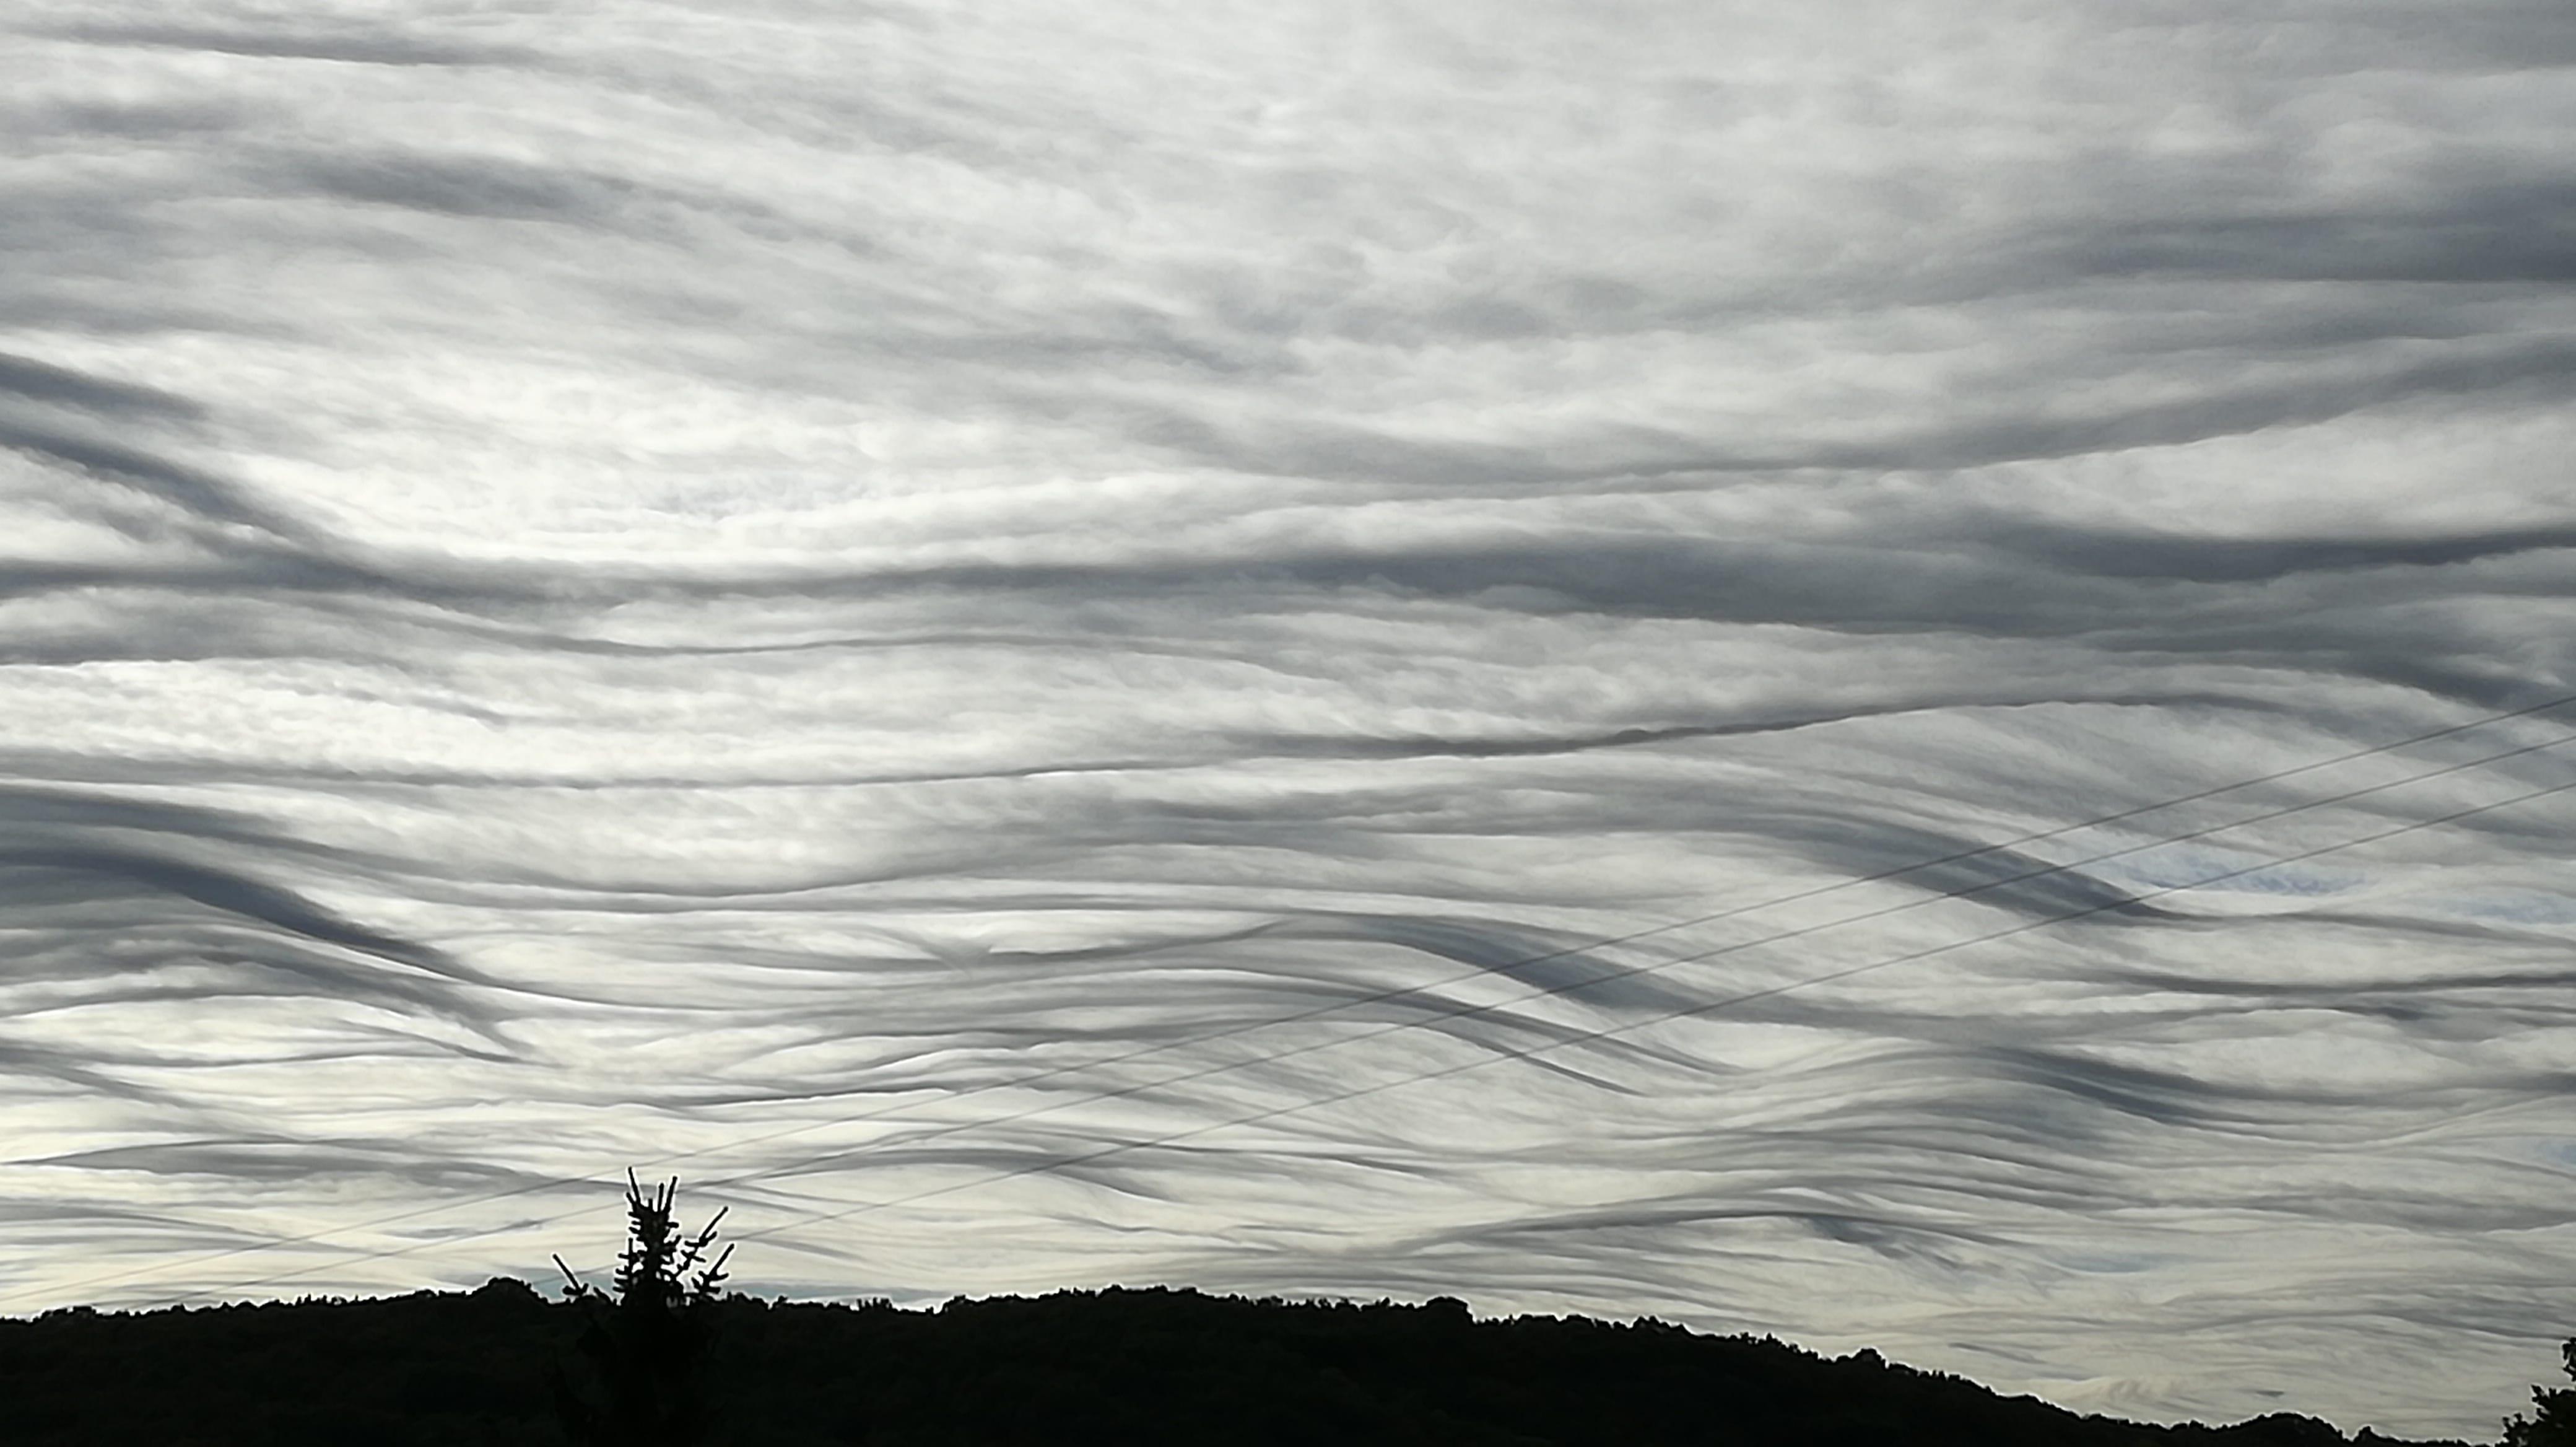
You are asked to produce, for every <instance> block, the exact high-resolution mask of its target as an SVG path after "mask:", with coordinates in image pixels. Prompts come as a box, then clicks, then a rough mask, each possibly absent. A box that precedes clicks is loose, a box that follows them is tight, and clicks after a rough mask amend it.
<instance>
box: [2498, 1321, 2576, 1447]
mask: <svg viewBox="0 0 2576 1447" xmlns="http://www.w3.org/2000/svg"><path fill="white" fill-rule="evenodd" d="M2558 1356H2559V1360H2560V1361H2561V1362H2563V1363H2564V1364H2565V1366H2566V1369H2567V1377H2568V1380H2570V1381H2576V1340H2570V1341H2568V1342H2566V1343H2564V1344H2562V1345H2561V1346H2560V1347H2559V1348H2558ZM2531 1407H2532V1412H2531V1415H2530V1416H2529V1417H2523V1416H2519V1415H2516V1416H2512V1417H2507V1418H2505V1419H2504V1447H2576V1387H2534V1388H2532V1389H2531Z"/></svg>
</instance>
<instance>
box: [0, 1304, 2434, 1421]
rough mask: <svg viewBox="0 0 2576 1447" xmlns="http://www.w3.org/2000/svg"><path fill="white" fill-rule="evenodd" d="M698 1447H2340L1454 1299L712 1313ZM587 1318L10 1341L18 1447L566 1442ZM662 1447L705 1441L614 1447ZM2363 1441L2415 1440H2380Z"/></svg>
mask: <svg viewBox="0 0 2576 1447" xmlns="http://www.w3.org/2000/svg"><path fill="white" fill-rule="evenodd" d="M711 1308H712V1310H711V1318H712V1327H713V1331H712V1334H711V1336H710V1338H709V1346H708V1352H707V1358H706V1361H705V1363H704V1373H703V1374H704V1378H705V1401H704V1408H705V1418H706V1431H705V1435H704V1437H703V1439H702V1440H704V1441H705V1442H707V1443H710V1444H734V1447H827V1444H829V1447H843V1444H866V1447H930V1444H940V1447H1021V1444H1026V1447H1040V1444H1048V1447H1054V1444H1088V1443H1119V1444H1162V1443H1171V1444H1180V1443H1189V1444H1194V1447H1195V1444H1217V1443H1230V1444H1247V1447H1250V1444H1273V1443H1276V1444H1288V1443H1295V1444H1299V1447H1311V1444H1325V1443H1332V1444H1342V1443H1347V1444H1354V1447H1358V1444H1398V1443H1401V1444H1406V1447H1539V1444H1568V1447H1572V1444H1587V1447H1588V1444H1614V1443H1615V1444H1620V1447H1660V1444H1674V1447H1680V1444H1691V1447H1709V1444H1733V1443H1743V1444H1772V1443H1780V1444H1793V1443H1794V1444H1814V1447H1842V1444H1849V1447H1862V1444H1869V1447H1880V1444H1889V1443H1909V1444H1913V1443H1919V1444H1926V1447H1941V1444H1956V1447H1971V1444H1974V1447H2000V1444H2020V1443H2032V1444H2038V1443H2047V1444H2051V1447H2151V1444H2153V1447H2168V1444H2169V1447H2271V1444H2279V1447H2310V1444H2314V1447H2326V1444H2341V1443H2345V1442H2347V1441H2350V1440H2353V1439H2347V1438H2346V1437H2345V1436H2344V1435H2343V1434H2342V1433H2340V1432H2338V1431H2336V1430H2335V1429H2334V1428H2333V1427H2331V1426H2329V1425H2327V1424H2326V1423H2323V1422H2319V1421H2316V1420H2314V1419H2312V1418H2307V1417H2299V1416H2291V1415H2288V1414H2280V1415H2274V1416H2268V1417H2261V1418H2257V1419H2255V1420H2253V1421H2250V1422H2244V1423H2239V1424H2236V1425H2233V1426H2227V1427H2205V1426H2174V1427H2167V1426H2149V1425H2141V1424H2136V1423H2129V1422H2121V1421H2116V1420H2113V1419H2109V1418H2105V1417H2099V1416H2079V1415H2077V1414H2076V1413H2073V1412H2070V1411H2067V1410H2065V1409H2063V1408H2060V1407H2056V1406H2052V1405H2050V1404H2047V1403H2044V1402H2040V1401H2037V1400H2034V1399H2032V1398H2028V1397H2003V1396H1998V1395H1996V1394H1995V1393H1993V1392H1990V1391H1988V1390H1986V1389H1985V1388H1983V1387H1980V1386H1978V1385H1976V1384H1974V1383H1972V1382H1969V1381H1966V1380H1964V1379H1962V1378H1959V1377H1954V1376H1947V1375H1941V1374H1936V1373H1930V1372H1922V1371H1916V1370H1913V1369H1910V1368H1907V1367H1904V1366H1900V1365H1897V1364H1894V1363H1890V1362H1885V1361H1881V1360H1880V1359H1879V1358H1878V1357H1877V1356H1876V1355H1875V1354H1873V1353H1869V1352H1863V1353H1860V1354H1858V1355H1857V1356H1852V1357H1844V1358H1840V1359H1829V1358H1825V1357H1820V1356H1817V1355H1815V1354H1813V1353H1810V1352H1806V1351H1802V1350H1800V1349H1798V1348H1796V1347H1793V1346H1789V1345H1786V1344H1783V1343H1781V1342H1778V1341H1774V1340H1770V1339H1768V1338H1755V1337H1712V1336H1704V1335H1700V1334H1697V1333H1693V1332H1690V1331H1686V1330H1683V1329H1682V1328H1680V1327H1676V1326H1669V1325H1663V1324H1659V1323H1654V1322H1643V1323H1638V1324H1635V1325H1614V1324H1610V1323H1605V1322H1599V1321H1592V1320H1588V1319H1584V1318H1580V1317H1574V1318H1553V1317H1520V1318H1513V1319H1509V1320H1493V1321H1475V1320H1472V1319H1470V1317H1469V1316H1468V1314H1467V1311H1466V1308H1465V1307H1464V1306H1462V1305H1460V1304H1459V1303H1457V1302H1455V1301H1447V1300H1443V1301H1435V1302H1433V1303H1431V1304H1429V1305H1427V1306H1405V1305H1394V1304H1389V1303H1385V1302H1377V1303H1371V1304H1365V1305H1362V1304H1352V1303H1343V1302H1320V1303H1319V1302H1287V1301H1276V1300H1263V1301H1250V1300H1243V1299H1239V1298H1231V1297H1219V1296H1208V1295H1202V1294H1200V1293H1198V1292H1195V1291H1185V1290H1164V1289H1150V1290H1118V1289H1113V1290H1109V1291H1101V1292H1058V1293H1055V1294H1053V1295H1049V1296H1044V1297H1039V1298H1036V1299H1023V1298H1015V1297H1001V1298H994V1299H988V1300H980V1301H963V1300H960V1301H954V1302H950V1303H949V1304H948V1305H946V1306H945V1307H942V1308H940V1309H938V1310H935V1311H904V1310H897V1309H895V1308H894V1307H892V1306H889V1305H887V1304H885V1303H883V1302H871V1303H865V1304H859V1305H826V1304H815V1303H794V1304H790V1303H784V1302H777V1301H767V1300H762V1299H760V1298H757V1297H746V1296H731V1297H727V1298H725V1299H723V1300H721V1301H717V1302H713V1303H711ZM592 1325H593V1323H591V1322H590V1321H588V1320H587V1319H586V1318H585V1317H584V1314H583V1309H582V1306H581V1305H580V1304H579V1303H572V1302H558V1301H549V1300H547V1299H546V1298H544V1297H543V1296H541V1295H539V1294H538V1292H537V1291H536V1290H535V1289H534V1288H533V1287H530V1286H528V1285H527V1284H525V1283H523V1282H518V1281H513V1280H506V1279H495V1280H493V1281H492V1282H490V1283H488V1284H486V1285H485V1286H484V1287H482V1288H481V1289H480V1290H477V1291H473V1292H426V1291H424V1292H417V1293H414V1294H412V1295H409V1296H402V1297H392V1298H385V1299H377V1300H360V1301H331V1300H311V1299H308V1300H305V1301H301V1302H293V1303H264V1304H259V1305H232V1306H219V1307H211V1308H199V1309H186V1308H169V1309H164V1310H159V1311H149V1312H141V1313H134V1314H121V1313H104V1312H96V1311H92V1310H89V1309H87V1308H74V1309H71V1310H67V1311H55V1312H50V1313H47V1314H46V1315H44V1316H42V1317H38V1318H35V1319H32V1320H28V1319H18V1320H10V1321H0V1441H5V1442H8V1443H12V1444H26V1447H51V1444H63V1447H72V1444H80V1447H122V1444H128V1443H132V1444H145V1443H149V1444H153V1447H234V1444H239V1447H254V1444H256V1447H301V1444H307V1443H311V1444H324V1443H328V1444H332V1447H349V1444H381V1447H413V1444H418V1447H431V1444H437V1447H451V1444H523V1443H562V1442H566V1441H572V1440H579V1439H576V1438H573V1437H570V1436H569V1435H568V1434H567V1432H566V1431H565V1429H564V1427H563V1425H561V1423H560V1421H559V1418H558V1413H557V1410H556V1408H557V1403H556V1401H555V1398H554V1387H553V1383H552V1382H551V1380H550V1378H551V1375H552V1373H553V1372H554V1371H555V1370H557V1369H559V1368H560V1367H561V1366H562V1364H563V1363H564V1362H566V1361H567V1360H568V1359H578V1358H579V1356H580V1354H579V1353H578V1352H577V1351H573V1350H570V1348H571V1346H572V1344H573V1343H574V1342H575V1341H576V1340H578V1339H579V1338H580V1337H581V1336H582V1334H583V1333H584V1332H585V1330H587V1329H589V1328H590V1327H591V1326H592ZM597 1440H602V1441H621V1442H627V1443H632V1444H637V1447H647V1444H655V1443H660V1442H665V1441H668V1442H681V1441H692V1440H701V1439H699V1438H694V1437H686V1436H661V1435H655V1434H654V1433H653V1432H652V1430H651V1429H649V1428H644V1429H638V1430H634V1431H633V1435H626V1436H617V1435H604V1436H601V1437H599V1438H598V1439H597ZM2358 1440H2360V1441H2362V1442H2381V1443H2386V1442H2390V1441H2392V1440H2394V1439H2389V1438H2382V1437H2377V1436H2375V1435H2374V1434H2371V1433H2369V1432H2367V1431H2365V1432H2364V1433H2362V1434H2361V1437H2360V1438H2359V1439H2358Z"/></svg>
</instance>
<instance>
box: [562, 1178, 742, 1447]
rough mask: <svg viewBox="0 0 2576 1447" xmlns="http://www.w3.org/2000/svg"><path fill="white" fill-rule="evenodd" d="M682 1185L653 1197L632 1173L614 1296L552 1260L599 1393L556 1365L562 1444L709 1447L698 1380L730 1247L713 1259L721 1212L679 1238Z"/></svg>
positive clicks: (661, 1190)
mask: <svg viewBox="0 0 2576 1447" xmlns="http://www.w3.org/2000/svg"><path fill="white" fill-rule="evenodd" d="M679 1184H680V1183H679V1182H678V1181H677V1180H671V1181H666V1182H664V1183H663V1184H662V1185H661V1186H660V1188H659V1189H658V1190H657V1191H656V1192H655V1193H654V1194H652V1195H650V1196H648V1195H646V1194H645V1193H644V1188H643V1187H641V1186H638V1185H637V1184H636V1183H635V1173H634V1172H633V1171H631V1170H630V1171H628V1172H627V1173H626V1216H627V1223H626V1235H627V1240H626V1251H625V1254H624V1255H623V1256H621V1257H620V1258H619V1260H618V1265H617V1277H616V1281H615V1286H616V1292H615V1294H614V1295H613V1296H612V1295H611V1294H609V1293H606V1292H602V1291H601V1290H599V1289H598V1288H597V1287H594V1286H592V1285H590V1284H589V1283H587V1282H585V1281H583V1280H582V1279H581V1278H580V1277H578V1276H575V1275H574V1274H573V1270H572V1268H571V1267H569V1266H566V1265H564V1260H563V1258H562V1257H561V1256H557V1257H556V1258H555V1259H554V1261H555V1266H556V1268H557V1269H558V1270H560V1271H562V1272H563V1274H564V1283H565V1284H564V1287H563V1294H564V1296H565V1297H566V1298H567V1299H569V1300H571V1301H573V1302H574V1303H576V1304H578V1305H579V1306H580V1307H581V1309H582V1326H581V1335H580V1336H579V1337H578V1338H577V1339H576V1340H575V1341H574V1346H575V1347H576V1348H577V1349H578V1350H579V1351H580V1353H581V1355H582V1357H583V1359H584V1360H585V1361H587V1362H588V1363H589V1367H590V1371H589V1375H590V1377H591V1379H592V1382H593V1384H594V1385H595V1387H596V1388H597V1390H596V1392H584V1391H582V1390H580V1389H578V1388H577V1387H576V1386H575V1384H574V1383H573V1381H572V1380H571V1378H570V1377H569V1376H568V1375H567V1374H566V1373H565V1371H564V1370H563V1367H562V1366H561V1364H560V1363H558V1364H557V1365H556V1367H555V1368H554V1370H553V1373H552V1381H553V1386H554V1398H555V1414H556V1417H557V1418H558V1420H560V1421H561V1422H562V1424H563V1429H564V1435H566V1436H567V1437H570V1438H571V1439H572V1440H573V1441H574V1442H576V1443H581V1444H585V1447H589V1444H606V1443H616V1444H619V1447H691V1444H695V1443H697V1442H700V1441H702V1440H704V1437H705V1434H706V1428H707V1413H706V1397H705V1390H704V1388H705V1383H704V1381H703V1378H702V1375H701V1372H702V1369H703V1368H704V1366H705V1364H706V1357H707V1346H708V1342H709V1339H710V1337H711V1336H712V1334H713V1327H714V1312H713V1308H714V1303H715V1301H716V1299H717V1297H718V1296H720V1295H721V1294H722V1290H723V1287H722V1283H723V1281H724V1264H725V1262H726V1261H727V1260H728V1259H729V1258H731V1257H732V1255H733V1248H732V1247H731V1246H727V1247H726V1248H725V1249H724V1253H723V1254H722V1255H720V1256H718V1257H716V1259H715V1260H714V1261H713V1262H708V1261H707V1260H706V1253H707V1248H708V1247H710V1246H712V1245H714V1244H715V1239H716V1223H717V1222H718V1221H722V1220H723V1219H724V1212H723V1211H721V1210H719V1211H717V1212H716V1214H715V1218H714V1219H713V1220H710V1221H708V1222H707V1225H706V1229H705V1230H702V1231H700V1232H699V1233H698V1234H697V1235H695V1236H689V1237H683V1236H682V1235H681V1234H680V1224H679V1222H678V1221H677V1220H675V1219H674V1218H673V1217H672V1214H671V1197H672V1195H673V1194H674V1193H675V1192H676V1191H677V1190H678V1188H679Z"/></svg>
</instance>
